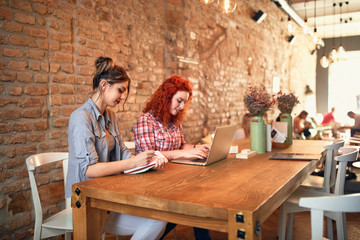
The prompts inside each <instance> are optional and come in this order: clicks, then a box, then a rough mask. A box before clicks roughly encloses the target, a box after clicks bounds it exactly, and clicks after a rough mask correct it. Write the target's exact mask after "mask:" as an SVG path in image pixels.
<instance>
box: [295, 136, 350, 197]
mask: <svg viewBox="0 0 360 240" xmlns="http://www.w3.org/2000/svg"><path fill="white" fill-rule="evenodd" d="M344 144H345V142H344V141H334V143H333V144H330V145H327V146H324V148H325V149H326V160H325V168H324V177H321V176H314V175H309V176H308V177H307V178H306V179H305V180H304V182H303V183H302V184H301V185H300V187H301V188H310V189H314V190H319V191H323V192H327V193H330V192H331V188H333V187H334V184H335V175H336V162H335V161H334V158H335V157H336V156H337V155H338V150H339V148H341V147H343V146H344Z"/></svg>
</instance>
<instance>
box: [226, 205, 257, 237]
mask: <svg viewBox="0 0 360 240" xmlns="http://www.w3.org/2000/svg"><path fill="white" fill-rule="evenodd" d="M228 226H229V229H228V239H229V240H238V239H247V240H248V239H254V240H255V239H256V240H261V225H260V223H259V222H257V221H256V220H255V219H253V216H252V215H251V214H250V213H242V212H237V211H234V210H230V211H229V213H228Z"/></svg>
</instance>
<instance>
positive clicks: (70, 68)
mask: <svg viewBox="0 0 360 240" xmlns="http://www.w3.org/2000/svg"><path fill="white" fill-rule="evenodd" d="M61 69H62V70H63V71H64V72H66V73H74V67H73V65H72V64H63V65H61Z"/></svg>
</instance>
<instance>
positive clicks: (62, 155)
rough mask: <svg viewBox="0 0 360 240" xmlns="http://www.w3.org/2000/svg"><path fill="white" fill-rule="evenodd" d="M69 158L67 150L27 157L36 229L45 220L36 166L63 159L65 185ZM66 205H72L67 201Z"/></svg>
mask: <svg viewBox="0 0 360 240" xmlns="http://www.w3.org/2000/svg"><path fill="white" fill-rule="evenodd" d="M68 158H69V154H68V153H67V152H49V153H40V154H36V155H32V156H30V157H28V158H26V167H27V169H28V173H29V179H30V188H31V195H32V200H33V204H34V209H35V229H39V227H40V228H41V224H42V222H43V212H42V208H41V202H40V196H39V192H38V188H37V184H36V180H35V175H34V171H35V170H36V168H38V167H40V166H43V165H45V164H49V163H54V162H58V161H62V162H63V173H64V186H65V181H66V175H67V166H68ZM69 200H70V198H69ZM67 201H68V200H67ZM65 206H66V208H68V207H71V205H69V203H67V202H65Z"/></svg>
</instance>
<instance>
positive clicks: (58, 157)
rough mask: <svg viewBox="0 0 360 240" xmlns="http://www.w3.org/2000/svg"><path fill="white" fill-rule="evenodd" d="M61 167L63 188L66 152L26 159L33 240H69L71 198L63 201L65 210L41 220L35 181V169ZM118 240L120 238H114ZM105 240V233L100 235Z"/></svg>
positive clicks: (71, 229)
mask: <svg viewBox="0 0 360 240" xmlns="http://www.w3.org/2000/svg"><path fill="white" fill-rule="evenodd" d="M60 161H62V165H63V174H64V186H66V176H67V172H68V153H67V152H48V153H40V154H36V155H32V156H30V157H28V158H27V159H26V166H27V169H28V173H29V179H30V187H31V195H32V199H33V204H34V210H35V226H34V240H39V239H43V238H48V237H53V236H58V235H62V234H65V240H71V233H72V232H73V220H72V208H71V198H66V199H65V209H64V210H62V211H60V212H58V213H56V214H54V215H52V216H51V217H49V218H47V219H45V220H44V219H43V212H42V207H41V201H40V197H39V192H38V189H37V184H36V180H35V174H34V172H36V168H38V167H40V166H43V165H45V164H49V163H54V162H60ZM116 237H117V239H118V240H120V239H121V238H120V236H116ZM102 239H103V240H104V239H105V233H103V235H102Z"/></svg>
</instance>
